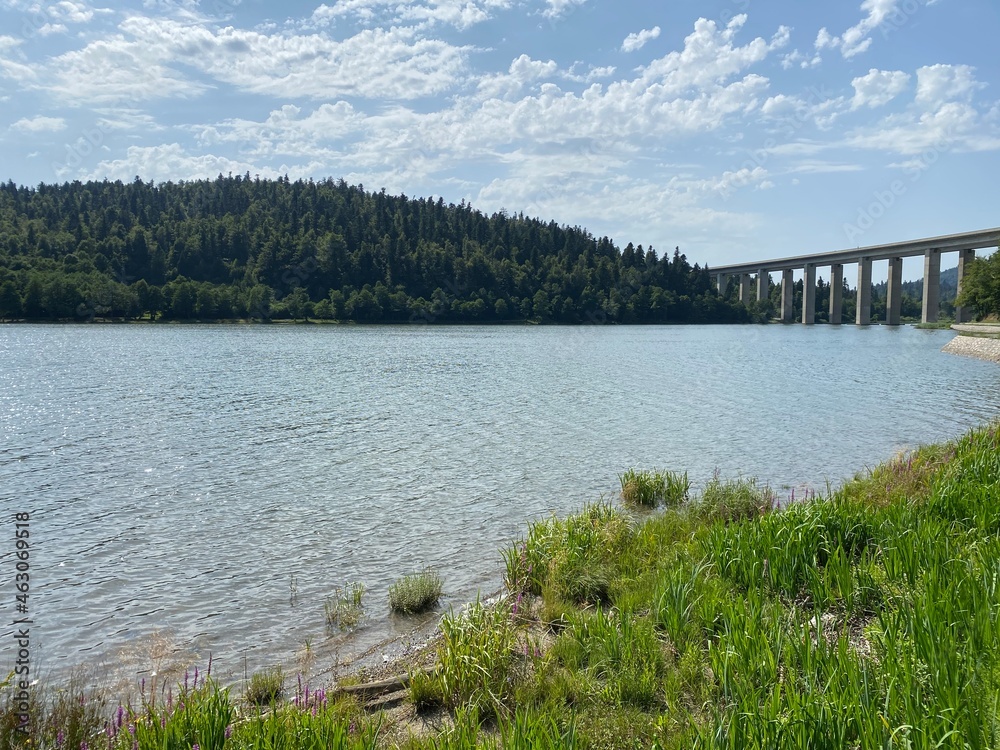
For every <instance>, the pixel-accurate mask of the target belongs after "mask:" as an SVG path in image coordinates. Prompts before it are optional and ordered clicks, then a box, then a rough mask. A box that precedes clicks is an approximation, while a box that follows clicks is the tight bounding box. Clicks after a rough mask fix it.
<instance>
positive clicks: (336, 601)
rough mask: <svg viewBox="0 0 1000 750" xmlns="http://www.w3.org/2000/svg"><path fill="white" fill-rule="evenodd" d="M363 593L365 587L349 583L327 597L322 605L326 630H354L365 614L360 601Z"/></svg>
mask: <svg viewBox="0 0 1000 750" xmlns="http://www.w3.org/2000/svg"><path fill="white" fill-rule="evenodd" d="M364 593H365V587H364V586H362V585H361V584H360V583H349V584H347V585H346V586H344V588H342V589H341V588H337V589H336V590H335V591H334V593H333V596H328V597H327V598H326V601H325V602H324V603H323V613H324V615H325V617H326V625H327V628H329V629H330V630H334V629H336V630H351V629H352V628H356V627H357V626H358V624H359V623H360V622H361V619H362V618H363V617H364V614H365V610H364V605H363V604H362V601H361V599H362V597H363V596H364Z"/></svg>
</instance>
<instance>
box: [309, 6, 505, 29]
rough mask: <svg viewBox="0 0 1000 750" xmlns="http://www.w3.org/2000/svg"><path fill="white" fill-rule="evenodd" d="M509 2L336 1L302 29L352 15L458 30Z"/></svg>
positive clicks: (320, 9) (387, 22)
mask: <svg viewBox="0 0 1000 750" xmlns="http://www.w3.org/2000/svg"><path fill="white" fill-rule="evenodd" d="M511 2H512V0H426V1H425V2H415V1H414V0H406V1H403V2H401V1H400V0H337V2H334V3H333V4H332V5H326V4H325V3H324V4H323V5H320V6H319V7H318V8H316V10H315V11H313V14H312V16H311V17H310V19H309V20H308V21H307V22H306V23H305V24H303V27H304V28H317V27H319V28H322V27H325V26H328V25H330V24H331V23H333V22H335V21H336V20H337V19H338V18H344V17H348V16H352V17H354V18H357V19H358V20H360V21H362V22H365V23H376V22H377V23H381V24H383V25H390V26H391V25H395V24H403V23H412V22H426V23H429V24H437V23H443V24H448V25H451V26H454V27H456V28H458V29H460V30H465V29H468V28H470V27H472V26H475V25H476V24H479V23H482V22H484V21H488V20H489V19H491V18H493V17H494V15H495V11H497V10H501V9H506V8H509V7H510V6H511Z"/></svg>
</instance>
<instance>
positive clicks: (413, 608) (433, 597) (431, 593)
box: [389, 570, 444, 615]
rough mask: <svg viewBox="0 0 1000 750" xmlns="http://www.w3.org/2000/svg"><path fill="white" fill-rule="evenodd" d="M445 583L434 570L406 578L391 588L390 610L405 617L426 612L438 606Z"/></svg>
mask: <svg viewBox="0 0 1000 750" xmlns="http://www.w3.org/2000/svg"><path fill="white" fill-rule="evenodd" d="M443 588H444V581H443V580H442V579H441V576H440V575H439V574H438V573H436V572H434V571H433V570H425V571H423V572H422V573H414V574H413V575H408V576H404V577H403V578H400V579H399V580H398V581H396V582H395V583H394V584H392V585H391V586H390V587H389V609H391V610H392V611H393V612H399V613H401V614H404V615H412V614H418V613H420V612H426V611H427V610H429V609H432V608H433V607H436V606H437V603H438V601H440V599H441V591H442V590H443Z"/></svg>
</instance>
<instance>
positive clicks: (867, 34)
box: [814, 0, 899, 60]
mask: <svg viewBox="0 0 1000 750" xmlns="http://www.w3.org/2000/svg"><path fill="white" fill-rule="evenodd" d="M898 2H899V0H864V2H863V3H861V10H862V11H863V12H865V13H866V14H867V15H866V16H865V17H864V18H862V19H861V21H860V22H858V23H857V24H856V25H854V26H852V27H851V28H849V29H848V30H847V31H845V32H844V33H843V34H841V35H840V36H833V35H832V34H830V32H829V31H827V29H826V27H823V28H822V29H820V30H819V33H818V34H817V35H816V42H815V44H814V46H815V48H816V51H817V52H822V51H823V50H825V49H834V50H840V54H841V55H843V56H844V58H845V59H848V60H849V59H851V58H852V57H855V56H857V55H860V54H861V53H862V52H865V51H866V50H867V49H868V48H869V47H871V44H872V38H871V33H872V31H874V30H875V29H877V28H878V27H879V26H880V25H881V24H882V23H883V22H884V21H885V20H886V19H887V18H889V16H891V15H892V14H893V13H894V12H895V11H896V5H897V3H898Z"/></svg>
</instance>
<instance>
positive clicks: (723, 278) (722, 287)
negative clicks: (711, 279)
mask: <svg viewBox="0 0 1000 750" xmlns="http://www.w3.org/2000/svg"><path fill="white" fill-rule="evenodd" d="M715 282H716V284H718V285H719V296H720V297H725V296H726V292H727V291H729V274H728V273H720V274H719V275H718V276H717V277H716V279H715Z"/></svg>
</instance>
